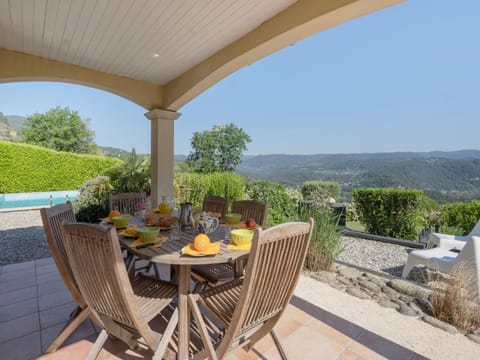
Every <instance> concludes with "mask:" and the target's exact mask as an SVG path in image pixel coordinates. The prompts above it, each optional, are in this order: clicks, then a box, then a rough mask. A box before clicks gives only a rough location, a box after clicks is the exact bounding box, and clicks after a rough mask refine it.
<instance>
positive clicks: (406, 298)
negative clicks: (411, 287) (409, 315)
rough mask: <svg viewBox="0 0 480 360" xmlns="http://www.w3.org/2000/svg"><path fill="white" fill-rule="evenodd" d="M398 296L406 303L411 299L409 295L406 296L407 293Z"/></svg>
mask: <svg viewBox="0 0 480 360" xmlns="http://www.w3.org/2000/svg"><path fill="white" fill-rule="evenodd" d="M398 298H399V299H400V300H402V301H403V302H404V303H408V302H410V300H411V296H407V295H400V296H399V297H398Z"/></svg>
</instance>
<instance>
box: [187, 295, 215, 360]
mask: <svg viewBox="0 0 480 360" xmlns="http://www.w3.org/2000/svg"><path fill="white" fill-rule="evenodd" d="M195 295H196V294H191V295H189V296H188V303H189V305H190V310H191V311H192V314H193V317H194V318H195V322H196V323H197V326H198V330H199V332H200V337H201V338H202V341H203V345H204V346H205V349H206V350H207V352H208V358H209V359H212V360H217V359H218V357H217V353H216V352H215V348H214V347H213V344H212V342H211V341H210V336H209V335H208V330H207V327H206V325H205V322H204V321H203V318H202V314H201V312H200V309H199V308H198V305H197V301H196V299H198V295H197V296H195Z"/></svg>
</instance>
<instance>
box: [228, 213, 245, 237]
mask: <svg viewBox="0 0 480 360" xmlns="http://www.w3.org/2000/svg"><path fill="white" fill-rule="evenodd" d="M241 217H242V215H241V214H225V223H226V224H227V226H226V227H225V241H230V240H232V237H231V235H230V231H231V230H232V229H233V228H234V226H235V225H237V224H238V223H239V222H240V219H241Z"/></svg>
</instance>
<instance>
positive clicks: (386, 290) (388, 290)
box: [381, 285, 400, 298]
mask: <svg viewBox="0 0 480 360" xmlns="http://www.w3.org/2000/svg"><path fill="white" fill-rule="evenodd" d="M381 289H382V292H384V293H385V294H387V295H390V296H391V297H393V298H398V297H399V295H400V294H399V293H398V292H396V291H395V290H393V289H392V288H391V287H389V286H386V285H384V286H382V287H381Z"/></svg>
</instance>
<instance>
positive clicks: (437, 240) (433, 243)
mask: <svg viewBox="0 0 480 360" xmlns="http://www.w3.org/2000/svg"><path fill="white" fill-rule="evenodd" d="M472 236H480V220H479V221H478V222H477V223H476V224H475V226H474V227H473V229H472V230H471V231H470V232H469V233H468V234H467V235H464V236H460V235H449V234H441V233H431V234H430V235H428V243H427V249H431V248H433V247H439V248H444V249H455V250H462V249H463V247H464V246H465V244H466V243H467V241H468V240H470V238H471V237H472Z"/></svg>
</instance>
